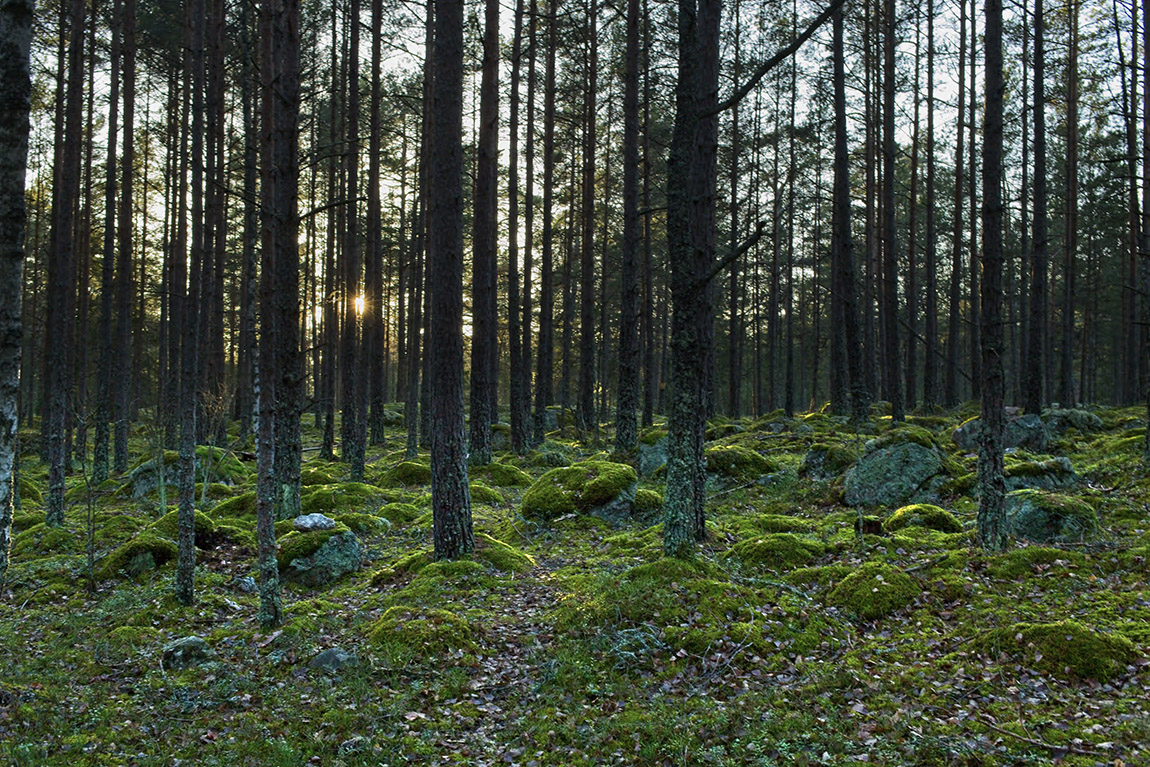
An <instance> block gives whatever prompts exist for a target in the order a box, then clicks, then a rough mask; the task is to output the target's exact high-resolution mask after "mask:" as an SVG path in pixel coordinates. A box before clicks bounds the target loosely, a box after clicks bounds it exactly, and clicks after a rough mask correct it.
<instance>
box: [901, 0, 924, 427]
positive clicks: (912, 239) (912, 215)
mask: <svg viewBox="0 0 1150 767" xmlns="http://www.w3.org/2000/svg"><path fill="white" fill-rule="evenodd" d="M921 16H922V3H921V2H916V3H915V15H914V122H913V125H912V128H911V144H910V194H909V196H908V208H909V209H908V212H907V242H906V261H907V264H906V325H907V330H906V362H905V363H904V365H903V373H904V375H905V380H906V407H908V408H914V407H915V406H916V405H917V403H918V349H917V346H918V338H917V336H918V247H919V238H918V207H919V206H918V179H919V152H918V148H919V125H920V122H919V113H920V105H921V100H920V99H919V85H920V82H921V79H920V75H921V70H922V18H921Z"/></svg>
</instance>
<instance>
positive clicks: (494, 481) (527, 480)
mask: <svg viewBox="0 0 1150 767" xmlns="http://www.w3.org/2000/svg"><path fill="white" fill-rule="evenodd" d="M471 473H472V474H473V475H474V476H476V477H482V478H483V479H486V480H487V482H488V483H489V484H491V485H492V486H494V487H530V486H531V483H532V482H534V481H535V480H534V479H532V477H531V475H530V474H528V473H527V472H525V471H523V469H520V468H519V467H518V466H512V465H511V464H509V463H489V464H487V465H486V466H477V467H475V468H473V469H471Z"/></svg>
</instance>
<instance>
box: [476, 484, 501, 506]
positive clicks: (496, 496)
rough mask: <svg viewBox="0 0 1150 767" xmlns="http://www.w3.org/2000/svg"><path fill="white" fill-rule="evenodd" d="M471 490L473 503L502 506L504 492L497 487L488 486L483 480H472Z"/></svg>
mask: <svg viewBox="0 0 1150 767" xmlns="http://www.w3.org/2000/svg"><path fill="white" fill-rule="evenodd" d="M470 490H471V502H472V503H482V504H486V505H488V506H500V505H502V504H503V493H501V492H499V491H498V490H496V489H495V488H491V487H488V486H487V485H485V484H483V483H482V482H472V483H471V487H470Z"/></svg>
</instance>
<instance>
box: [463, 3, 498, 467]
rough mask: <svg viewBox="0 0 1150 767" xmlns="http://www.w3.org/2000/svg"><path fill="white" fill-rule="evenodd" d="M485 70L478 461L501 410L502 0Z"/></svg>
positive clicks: (475, 220)
mask: <svg viewBox="0 0 1150 767" xmlns="http://www.w3.org/2000/svg"><path fill="white" fill-rule="evenodd" d="M484 15H485V18H484V34H483V65H482V67H483V74H482V82H481V84H480V94H479V159H478V164H477V166H476V171H475V213H474V215H473V217H472V219H471V222H472V228H471V241H472V249H473V260H472V268H471V278H472V283H471V285H472V289H471V301H472V304H471V305H472V322H471V326H472V336H471V424H470V432H469V442H468V445H469V448H470V451H469V455H468V460H469V461H470V462H471V463H472V464H473V465H475V466H485V465H487V464H489V463H491V424H492V423H493V422H494V421H495V420H496V418H497V416H498V413H497V412H496V411H495V410H494V409H493V408H492V407H491V402H492V398H493V392H494V390H495V389H496V387H497V380H496V370H495V364H494V362H493V361H494V359H495V353H496V345H497V343H498V340H497V329H498V318H497V317H496V295H495V286H496V276H497V274H498V269H499V266H498V261H497V251H496V249H497V244H496V238H497V235H498V231H499V225H498V214H499V208H498V205H499V201H498V199H497V196H498V181H499V146H498V142H499V90H498V87H499V84H498V82H497V80H498V77H499V2H498V0H484Z"/></svg>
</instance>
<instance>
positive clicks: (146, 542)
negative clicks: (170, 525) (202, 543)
mask: <svg viewBox="0 0 1150 767" xmlns="http://www.w3.org/2000/svg"><path fill="white" fill-rule="evenodd" d="M175 558H176V544H175V542H174V541H171V540H169V539H167V538H163V537H161V536H159V535H156V534H155V533H152V532H148V531H145V532H142V533H140V534H139V535H137V536H136V537H135V538H133V539H132V540H130V541H128V542H127V543H125V544H124V545H123V546H121V547H120V548H118V549H116V550H115V551H113V552H112V553H111V554H109V555H108V556H106V557H104V560H103V561H102V562H101V563H100V566H99V568H98V570H97V573H96V575H97V577H98V578H100V579H101V580H106V579H108V578H113V577H115V576H116V575H118V574H119V573H120V572H121V571H123V572H125V573H127V574H128V575H129V576H130V577H133V578H134V577H136V576H137V575H140V574H141V573H145V572H147V571H149V570H155V569H157V568H159V567H162V566H163V565H164V564H165V563H166V562H168V561H170V560H172V559H175Z"/></svg>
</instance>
